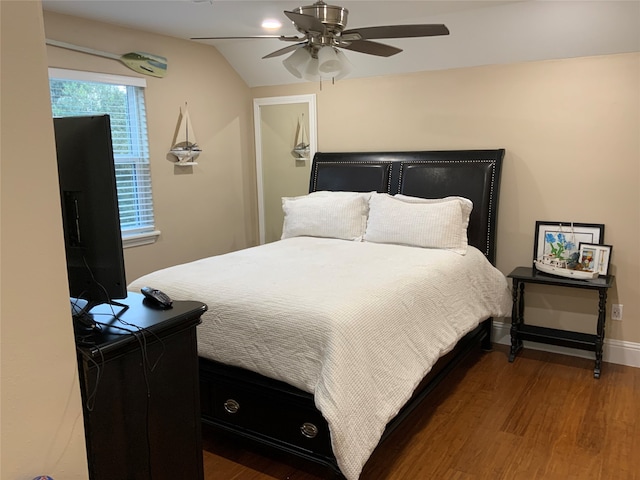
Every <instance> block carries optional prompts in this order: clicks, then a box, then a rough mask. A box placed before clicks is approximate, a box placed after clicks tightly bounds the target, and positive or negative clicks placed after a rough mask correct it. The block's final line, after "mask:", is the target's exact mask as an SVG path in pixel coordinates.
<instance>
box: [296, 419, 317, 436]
mask: <svg viewBox="0 0 640 480" xmlns="http://www.w3.org/2000/svg"><path fill="white" fill-rule="evenodd" d="M300 432H301V433H302V435H304V436H305V437H307V438H314V437H315V436H316V435H318V427H316V426H315V425H314V424H313V423H309V422H305V423H303V424H302V426H301V427H300Z"/></svg>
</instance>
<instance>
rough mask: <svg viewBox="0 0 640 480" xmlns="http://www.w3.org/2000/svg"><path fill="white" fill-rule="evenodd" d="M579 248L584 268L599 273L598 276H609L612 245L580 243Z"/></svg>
mask: <svg viewBox="0 0 640 480" xmlns="http://www.w3.org/2000/svg"><path fill="white" fill-rule="evenodd" d="M579 247H580V264H581V265H582V268H585V269H588V270H593V271H597V272H598V275H608V274H609V266H610V265H611V252H612V251H613V246H612V245H604V244H595V243H580V246H579Z"/></svg>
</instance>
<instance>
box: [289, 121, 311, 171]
mask: <svg viewBox="0 0 640 480" xmlns="http://www.w3.org/2000/svg"><path fill="white" fill-rule="evenodd" d="M310 147H311V145H310V144H309V138H308V136H307V127H306V124H305V121H304V113H303V114H302V118H299V119H298V128H297V129H296V139H295V142H294V145H293V150H292V151H291V155H293V158H295V159H296V160H309V158H310V156H309V149H310Z"/></svg>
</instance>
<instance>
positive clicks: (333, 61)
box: [318, 46, 342, 77]
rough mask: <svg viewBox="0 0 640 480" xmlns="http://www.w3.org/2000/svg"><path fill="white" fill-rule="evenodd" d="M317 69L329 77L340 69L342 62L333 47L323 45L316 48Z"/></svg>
mask: <svg viewBox="0 0 640 480" xmlns="http://www.w3.org/2000/svg"><path fill="white" fill-rule="evenodd" d="M318 71H319V72H320V74H322V75H326V76H329V77H334V76H336V75H337V74H339V73H340V72H341V71H342V63H341V62H340V60H339V59H338V55H337V54H336V51H335V49H334V48H333V47H329V46H324V47H322V48H321V49H320V50H318Z"/></svg>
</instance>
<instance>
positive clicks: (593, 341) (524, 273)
mask: <svg viewBox="0 0 640 480" xmlns="http://www.w3.org/2000/svg"><path fill="white" fill-rule="evenodd" d="M508 277H509V278H511V279H512V280H513V292H512V294H513V310H512V312H511V351H510V353H509V362H513V360H514V359H515V356H516V355H517V354H518V352H519V351H520V350H522V346H523V344H522V342H523V340H528V341H532V342H539V343H546V344H551V345H559V346H562V347H570V348H578V349H581V350H588V351H592V352H595V355H596V363H595V368H594V370H593V376H594V377H595V378H600V369H601V367H602V345H603V342H604V327H605V320H606V312H607V308H606V307H607V291H608V289H609V288H611V286H612V285H613V280H614V276H613V275H606V276H601V277H600V278H594V279H593V280H574V279H571V278H564V277H556V276H553V275H547V274H545V273H541V272H538V271H536V270H535V269H534V268H531V267H517V268H516V269H515V270H513V272H511V273H510V274H509V275H508ZM527 283H537V284H541V285H548V286H550V287H566V288H582V289H588V290H597V291H598V296H599V302H598V312H597V314H598V316H597V318H598V323H597V326H596V334H595V335H593V334H588V333H580V332H572V331H567V330H559V329H556V328H546V327H539V326H535V325H526V324H525V323H524V286H525V284H527Z"/></svg>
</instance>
